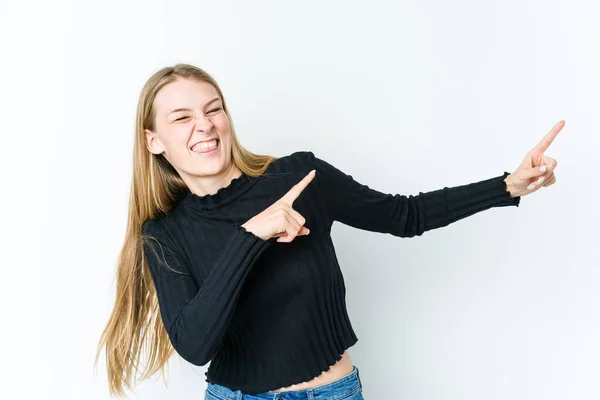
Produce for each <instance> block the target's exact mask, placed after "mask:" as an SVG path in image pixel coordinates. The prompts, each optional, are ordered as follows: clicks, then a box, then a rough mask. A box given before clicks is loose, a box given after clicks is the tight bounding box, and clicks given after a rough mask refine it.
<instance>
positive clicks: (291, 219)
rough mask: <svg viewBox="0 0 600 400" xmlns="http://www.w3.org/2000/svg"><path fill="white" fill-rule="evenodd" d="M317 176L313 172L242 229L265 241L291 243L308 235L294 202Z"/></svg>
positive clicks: (302, 218)
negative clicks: (293, 206) (274, 238)
mask: <svg viewBox="0 0 600 400" xmlns="http://www.w3.org/2000/svg"><path fill="white" fill-rule="evenodd" d="M315 174H316V171H315V170H312V171H310V172H309V173H308V175H306V176H305V177H304V179H302V180H301V181H300V182H298V183H297V184H295V185H294V186H293V187H292V188H291V189H290V190H289V192H287V193H286V194H285V195H284V196H283V197H282V198H281V199H279V200H277V201H276V202H275V203H273V204H272V205H271V206H270V207H269V208H267V209H266V210H264V211H263V212H261V213H260V214H258V215H255V216H254V217H252V218H251V219H249V220H248V221H246V222H245V223H244V224H243V225H242V227H244V229H246V230H247V231H249V232H252V233H253V234H254V235H256V236H258V237H260V238H261V239H263V240H268V239H270V238H272V237H277V236H279V238H278V239H277V241H278V242H288V243H289V242H291V241H292V240H294V239H295V238H296V236H300V235H308V233H309V229H308V228H306V227H305V226H304V223H305V222H306V220H305V219H304V217H303V216H302V215H300V213H299V212H298V211H296V210H294V209H293V208H292V205H293V204H294V200H296V199H297V198H298V196H300V194H301V193H302V191H303V190H304V189H305V188H306V187H307V186H308V184H309V183H310V182H311V181H312V180H313V178H314V176H315Z"/></svg>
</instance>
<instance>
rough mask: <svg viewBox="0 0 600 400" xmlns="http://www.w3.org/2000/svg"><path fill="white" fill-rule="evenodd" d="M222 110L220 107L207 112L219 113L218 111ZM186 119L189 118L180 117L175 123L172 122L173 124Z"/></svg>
mask: <svg viewBox="0 0 600 400" xmlns="http://www.w3.org/2000/svg"><path fill="white" fill-rule="evenodd" d="M222 109H223V108H222V107H218V108H213V109H212V110H210V111H209V113H212V112H215V111H220V110H222ZM186 118H189V117H180V118H177V119H176V120H175V121H173V122H177V121H180V120H182V119H186Z"/></svg>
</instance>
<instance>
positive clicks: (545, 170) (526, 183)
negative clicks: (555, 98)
mask: <svg viewBox="0 0 600 400" xmlns="http://www.w3.org/2000/svg"><path fill="white" fill-rule="evenodd" d="M563 126H565V121H562V120H561V121H559V122H558V123H557V124H556V125H554V127H553V128H552V129H551V130H550V132H548V133H547V134H546V136H544V138H543V139H542V140H541V141H540V142H539V143H538V144H537V146H535V147H534V148H533V149H532V150H530V151H529V153H527V155H526V156H525V159H524V160H523V162H522V163H521V165H520V166H519V168H517V170H516V171H515V172H513V173H512V174H510V175H508V176H507V177H506V178H505V179H504V181H505V182H506V189H507V190H508V191H509V192H510V197H517V196H527V195H528V194H530V193H533V192H536V191H537V190H538V189H539V188H541V187H542V186H544V187H548V186H550V185H553V184H554V183H555V182H556V176H554V170H555V169H556V164H557V162H556V160H555V159H554V158H551V157H546V156H544V152H545V151H546V150H548V147H549V146H550V144H551V143H552V141H553V140H554V138H555V137H556V135H558V132H560V130H561V129H562V128H563Z"/></svg>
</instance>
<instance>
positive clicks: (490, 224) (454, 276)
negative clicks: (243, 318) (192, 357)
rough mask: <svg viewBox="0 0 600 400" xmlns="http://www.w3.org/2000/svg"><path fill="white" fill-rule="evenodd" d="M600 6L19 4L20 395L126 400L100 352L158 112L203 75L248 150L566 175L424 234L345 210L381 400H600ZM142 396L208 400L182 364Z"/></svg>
mask: <svg viewBox="0 0 600 400" xmlns="http://www.w3.org/2000/svg"><path fill="white" fill-rule="evenodd" d="M599 12H600V8H599V7H598V6H597V5H596V4H595V3H594V2H592V1H587V2H584V1H581V0H568V1H567V0H560V1H554V0H550V1H549V0H545V1H542V0H519V1H515V0H490V1H475V0H458V1H452V2H448V1H442V0H435V1H417V0H407V1H403V2H400V3H399V2H392V1H388V2H384V1H371V2H369V3H367V2H365V1H360V2H359V1H319V2H317V1H306V0H305V1H302V2H287V1H236V2H232V1H217V0H214V1H210V2H209V1H197V0H195V1H162V2H158V1H135V2H134V1H127V2H116V1H102V2H91V1H77V2H76V1H71V2H67V1H54V2H41V1H38V2H8V1H3V2H2V3H1V6H0V41H1V44H2V47H1V51H2V61H1V62H0V73H1V77H2V88H1V90H0V98H1V104H0V112H1V121H2V127H1V129H0V131H1V132H2V142H1V145H2V147H3V150H4V151H3V157H2V158H1V162H2V165H1V171H2V181H3V185H2V196H1V198H2V202H3V207H2V209H3V215H2V226H3V227H4V229H3V230H2V231H3V237H4V239H3V240H2V248H3V251H2V258H3V260H2V269H1V271H2V274H3V279H1V280H0V281H1V282H2V288H1V290H0V296H1V304H2V316H3V318H2V321H3V323H2V347H3V351H2V354H3V357H2V359H3V362H2V365H3V369H4V371H2V374H1V376H2V380H3V384H2V386H1V389H0V390H2V393H0V397H2V398H7V399H8V398H10V399H17V398H18V399H82V398H85V399H109V395H108V388H107V379H106V369H105V364H104V360H103V358H101V362H100V364H99V367H98V368H97V369H94V367H93V359H94V356H95V351H96V345H97V343H98V340H99V337H100V333H101V330H102V329H103V328H104V326H105V323H106V321H107V318H108V316H109V313H110V311H111V309H112V305H113V302H114V295H115V281H114V274H115V267H116V259H117V255H118V252H119V250H120V248H121V245H122V241H123V238H124V232H125V224H126V216H127V206H128V198H129V186H130V183H131V173H132V172H131V161H132V144H133V133H134V131H133V129H134V118H135V106H136V103H137V99H138V95H139V92H140V90H141V88H142V86H143V84H144V82H145V81H146V79H148V78H149V76H150V75H151V74H152V73H154V72H155V71H157V70H158V69H160V68H162V67H163V66H166V65H173V64H175V63H178V62H186V63H191V64H194V65H197V66H199V67H201V68H203V69H205V70H207V71H208V72H209V73H210V74H212V75H213V76H214V77H215V79H216V80H217V82H219V84H220V85H221V87H222V89H223V91H224V94H225V99H226V101H227V103H228V105H229V107H230V111H231V114H232V116H233V119H234V122H235V126H236V129H237V133H238V135H239V138H240V140H241V142H242V144H243V145H244V146H245V147H247V148H248V149H250V150H251V151H254V152H257V153H265V154H272V155H276V156H284V155H287V154H290V153H292V152H294V151H297V150H312V151H313V152H314V153H315V155H317V156H318V157H320V158H323V159H325V160H327V161H329V162H330V163H332V164H333V165H335V166H336V167H338V168H339V169H341V170H343V171H344V172H346V173H348V174H351V175H352V176H353V177H354V178H355V179H356V180H358V181H359V182H361V183H364V184H368V185H369V186H370V187H372V188H375V189H377V190H380V191H384V192H389V193H401V194H406V195H408V194H417V192H419V191H429V190H435V189H439V188H441V187H443V186H454V185H462V184H467V183H470V182H475V181H479V180H483V179H486V178H490V177H493V176H498V175H500V174H502V173H503V172H504V171H507V172H513V171H514V169H516V168H517V166H518V165H519V163H520V162H521V160H522V159H523V157H524V156H525V154H526V152H527V151H528V150H530V148H532V147H533V146H534V145H535V144H537V143H538V141H539V140H540V139H541V138H542V137H543V135H545V134H546V133H547V132H548V131H549V130H550V128H552V126H553V125H554V124H555V123H557V122H558V121H560V120H561V119H564V120H565V121H566V125H565V127H564V128H563V130H562V132H561V133H560V134H559V136H558V137H557V138H556V140H555V141H554V143H553V144H552V146H551V147H550V149H549V151H548V152H547V153H546V155H548V156H550V157H553V158H556V159H557V160H558V169H557V170H556V176H557V183H556V184H555V185H553V186H551V187H549V188H543V189H542V190H540V191H538V192H536V193H534V194H532V195H529V196H526V197H523V198H522V200H521V206H520V207H518V208H516V207H510V208H497V209H491V210H487V211H484V212H482V213H479V214H476V215H474V216H471V217H469V218H467V219H465V220H462V221H459V222H456V223H455V224H452V225H450V226H448V227H445V228H443V229H438V230H434V231H430V232H427V233H425V234H424V235H423V236H422V237H415V238H412V239H402V238H397V237H393V236H391V235H384V234H378V233H372V232H366V231H361V230H357V229H354V228H350V227H348V226H346V225H342V224H339V223H337V224H334V227H333V231H332V235H333V239H334V243H335V246H336V249H337V252H338V258H339V261H340V264H341V266H342V269H343V271H344V276H345V282H346V288H347V292H348V293H347V303H348V310H349V313H350V317H351V320H352V323H353V326H354V328H355V330H356V332H357V335H358V337H359V341H358V343H357V344H356V345H355V346H353V347H352V348H351V349H350V354H351V357H352V360H353V362H354V364H355V365H356V366H357V367H359V369H360V371H361V372H360V375H361V378H362V381H363V385H364V396H365V398H366V399H368V400H373V399H383V398H397V399H410V400H420V399H427V400H429V399H440V400H442V399H444V400H454V399H456V400H459V399H460V400H476V399H477V400H479V399H486V400H495V399H512V400H517V399H545V400H550V399H561V400H564V399H577V400H583V399H597V398H600V388H599V386H598V379H599V378H598V377H599V376H600V363H598V360H599V358H600V340H599V338H600V316H599V313H598V303H599V302H600V292H599V291H598V285H599V283H600V271H599V267H600V257H599V255H598V247H597V246H598V244H599V240H598V239H599V238H600V234H599V233H598V226H599V223H600V212H599V211H598V200H599V198H600V189H598V183H597V182H598V172H597V169H598V163H597V161H596V158H595V156H596V152H597V149H598V146H599V145H600V139H599V137H598V134H599V120H598V110H600V100H599V99H600V96H599V89H600V78H599V71H600V46H599V45H598V44H599V42H598V39H600V26H599V25H598V24H597V21H598V15H599ZM169 366H170V367H169V371H170V372H169V381H168V382H169V387H168V388H165V386H164V384H163V381H162V379H161V377H160V376H158V375H156V376H155V377H153V379H151V380H147V381H144V382H142V383H140V384H139V385H138V386H137V387H136V392H135V394H131V393H130V394H129V398H139V399H165V398H168V399H201V398H203V391H204V389H205V381H204V372H205V370H206V369H205V367H194V366H192V365H191V364H188V363H187V362H185V361H183V360H182V359H180V358H177V356H176V357H174V358H173V359H171V361H170V363H169Z"/></svg>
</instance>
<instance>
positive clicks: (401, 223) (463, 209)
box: [307, 121, 564, 237]
mask: <svg viewBox="0 0 600 400" xmlns="http://www.w3.org/2000/svg"><path fill="white" fill-rule="evenodd" d="M562 126H564V121H560V122H559V123H558V124H556V125H555V127H554V128H553V129H552V130H551V131H550V133H548V134H547V135H546V136H545V137H544V139H543V140H542V141H541V142H540V143H539V144H538V145H537V146H536V147H535V148H534V149H533V150H531V151H530V152H529V153H528V154H527V157H526V158H525V160H524V161H523V162H522V163H521V165H520V166H519V168H518V169H517V170H515V172H513V173H512V174H509V173H508V172H504V174H502V175H500V176H496V177H494V178H490V179H486V180H483V181H480V182H475V183H470V184H467V185H462V186H454V187H444V188H442V189H438V190H434V191H430V192H419V194H418V195H408V196H406V195H401V194H389V193H382V192H380V191H377V190H375V189H372V188H370V187H369V186H367V185H364V184H361V183H359V182H357V181H356V180H354V178H353V177H352V176H351V175H347V174H346V173H344V172H342V171H340V170H339V169H337V168H335V167H334V166H333V165H331V164H329V163H328V162H326V161H324V160H322V159H320V158H318V157H316V156H315V155H314V154H313V153H312V152H310V151H309V152H307V153H308V155H309V157H310V161H311V164H312V168H314V169H316V171H317V172H316V175H315V178H314V179H315V181H316V183H317V185H318V186H319V188H320V192H321V194H322V196H323V198H324V200H325V201H324V203H325V205H326V211H327V215H328V216H329V218H330V221H329V222H333V221H339V222H342V223H344V224H346V225H349V226H352V227H355V228H359V229H364V230H368V231H373V232H381V233H390V234H392V235H394V236H399V237H413V236H420V235H422V234H423V233H424V232H426V231H429V230H432V229H436V228H440V227H444V226H447V225H449V224H451V223H453V222H455V221H458V220H460V219H463V218H466V217H468V216H470V215H473V214H475V213H478V212H481V211H483V210H487V209H489V208H492V207H503V206H518V205H519V203H520V200H521V196H525V195H527V194H529V193H532V192H534V191H536V190H537V189H539V187H540V186H539V185H541V183H538V184H536V183H534V186H533V187H532V188H530V189H528V186H529V185H530V184H531V182H532V180H537V179H538V178H539V177H541V176H542V175H543V176H544V177H545V179H544V181H545V182H546V183H545V184H544V185H543V186H549V185H551V184H552V183H554V181H555V179H556V178H555V177H554V169H555V168H556V160H554V159H552V158H550V157H545V156H544V155H543V152H544V151H545V150H546V149H547V148H548V146H549V145H550V143H551V142H552V140H553V139H554V137H555V136H556V134H557V133H558V131H560V129H561V128H562ZM541 165H545V166H546V169H545V171H541V170H540V168H539V167H540V166H541Z"/></svg>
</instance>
